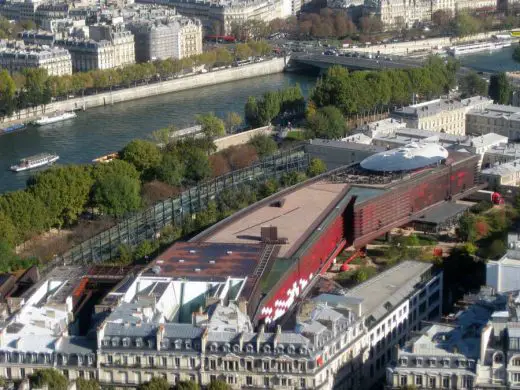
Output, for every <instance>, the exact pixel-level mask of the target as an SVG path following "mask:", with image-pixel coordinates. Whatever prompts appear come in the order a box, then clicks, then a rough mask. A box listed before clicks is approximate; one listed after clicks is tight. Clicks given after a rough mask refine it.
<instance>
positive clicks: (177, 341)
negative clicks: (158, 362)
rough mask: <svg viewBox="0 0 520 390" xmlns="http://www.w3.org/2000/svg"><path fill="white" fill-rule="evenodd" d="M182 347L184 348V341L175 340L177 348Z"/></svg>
mask: <svg viewBox="0 0 520 390" xmlns="http://www.w3.org/2000/svg"><path fill="white" fill-rule="evenodd" d="M181 348H182V341H181V340H175V349H181Z"/></svg>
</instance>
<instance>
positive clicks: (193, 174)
mask: <svg viewBox="0 0 520 390" xmlns="http://www.w3.org/2000/svg"><path fill="white" fill-rule="evenodd" d="M182 159H183V162H184V166H185V167H186V172H185V175H184V176H185V178H186V180H187V181H188V182H189V183H197V182H199V181H201V180H204V179H207V178H208V177H210V176H211V167H210V165H209V159H208V156H207V154H206V153H204V151H203V150H201V149H195V148H191V149H188V150H186V151H185V152H184V154H183V155H182Z"/></svg>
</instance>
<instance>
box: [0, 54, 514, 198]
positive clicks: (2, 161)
mask: <svg viewBox="0 0 520 390" xmlns="http://www.w3.org/2000/svg"><path fill="white" fill-rule="evenodd" d="M512 50H513V48H508V49H504V50H501V51H499V52H495V53H492V54H477V55H471V56H466V57H462V58H461V61H462V63H463V64H464V65H466V66H469V67H473V68H475V69H476V70H479V71H488V72H492V71H506V70H520V64H518V63H516V62H514V61H513V60H512V59H511V53H512ZM315 81H316V77H314V76H305V75H299V74H294V73H284V74H276V75H271V76H264V77H258V78H254V79H248V80H241V81H236V82H232V83H226V84H221V85H216V86H212V87H207V88H202V89H193V90H190V91H183V92H176V93H171V94H167V95H161V96H155V97H150V98H146V99H141V100H134V101H131V102H127V103H121V104H116V105H114V106H108V107H99V108H93V109H90V110H88V111H86V112H80V113H79V114H78V117H77V118H76V119H74V120H71V121H66V122H62V123H57V124H54V125H49V126H43V127H40V128H29V129H28V130H26V131H23V132H19V133H14V134H8V135H3V136H0V193H1V192H4V191H10V190H15V189H18V188H23V187H24V186H25V183H26V181H27V179H28V178H29V176H30V175H31V173H30V172H25V173H17V174H15V173H12V172H10V171H9V166H10V165H12V164H13V163H15V162H17V161H18V160H19V159H21V158H23V157H27V156H31V155H33V154H37V153H41V152H50V153H57V154H58V155H59V156H60V161H59V163H60V164H70V163H88V162H90V161H92V159H94V158H96V157H99V156H101V155H104V154H107V153H111V152H114V151H117V150H120V149H121V148H122V147H123V146H124V145H125V144H126V143H128V142H129V141H130V140H132V139H134V138H149V137H150V134H151V133H152V131H154V130H156V129H160V128H163V127H166V126H168V125H172V124H173V125H175V126H176V127H177V128H183V127H187V126H190V125H192V124H194V118H195V115H197V114H200V113H205V112H214V113H215V114H217V115H218V116H220V117H222V118H223V117H225V115H226V113H227V112H229V111H236V112H239V113H240V114H241V115H243V112H244V104H245V101H246V99H247V97H248V96H250V95H256V96H260V95H262V94H263V93H264V92H266V91H270V90H275V89H278V88H282V87H284V86H286V85H293V84H295V83H299V84H300V86H301V87H302V89H303V92H304V93H305V94H306V95H307V94H308V92H309V90H310V89H311V88H312V87H313V86H314V83H315Z"/></svg>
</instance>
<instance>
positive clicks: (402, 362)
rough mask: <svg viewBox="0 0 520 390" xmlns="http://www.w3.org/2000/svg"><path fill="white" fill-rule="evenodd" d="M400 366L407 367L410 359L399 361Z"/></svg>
mask: <svg viewBox="0 0 520 390" xmlns="http://www.w3.org/2000/svg"><path fill="white" fill-rule="evenodd" d="M399 364H400V365H401V366H406V365H407V364H408V359H406V358H401V359H399Z"/></svg>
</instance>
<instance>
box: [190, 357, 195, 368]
mask: <svg viewBox="0 0 520 390" xmlns="http://www.w3.org/2000/svg"><path fill="white" fill-rule="evenodd" d="M190 367H191V368H193V367H195V358H190Z"/></svg>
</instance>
